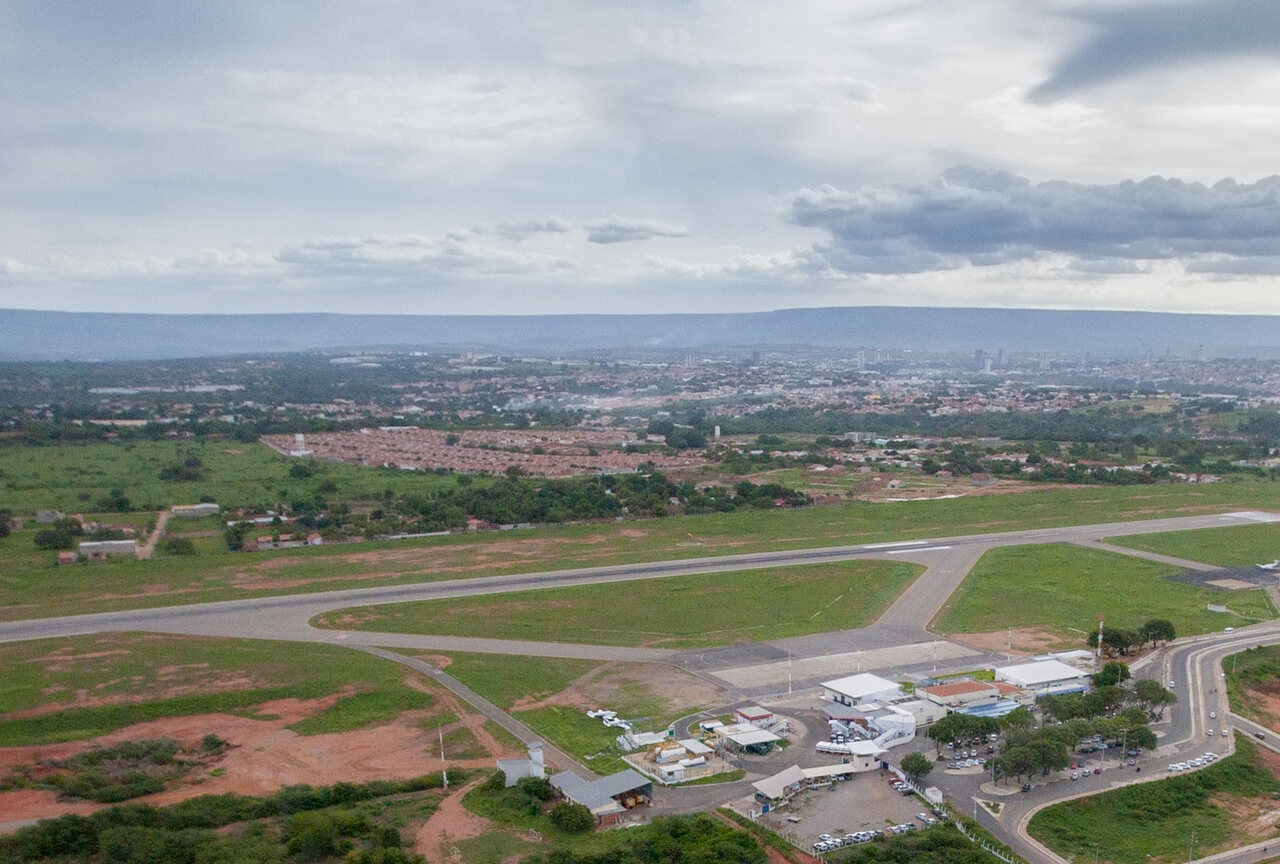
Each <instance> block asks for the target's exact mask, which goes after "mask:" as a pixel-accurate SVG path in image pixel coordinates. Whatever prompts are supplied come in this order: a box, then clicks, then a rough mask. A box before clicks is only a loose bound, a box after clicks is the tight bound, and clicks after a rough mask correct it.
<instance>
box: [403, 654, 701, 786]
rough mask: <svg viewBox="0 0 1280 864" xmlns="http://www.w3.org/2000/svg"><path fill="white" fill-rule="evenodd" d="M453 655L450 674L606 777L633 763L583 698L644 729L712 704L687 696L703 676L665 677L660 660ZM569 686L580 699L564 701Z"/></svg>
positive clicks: (678, 674) (670, 674)
mask: <svg viewBox="0 0 1280 864" xmlns="http://www.w3.org/2000/svg"><path fill="white" fill-rule="evenodd" d="M403 653H406V654H411V655H413V654H416V652H409V651H405V652H403ZM447 656H448V658H449V659H450V661H451V662H450V663H449V665H448V666H447V667H445V668H446V671H447V672H448V673H449V674H450V675H452V676H453V677H455V678H457V679H458V680H459V681H461V682H462V683H464V684H466V685H467V686H468V687H470V688H471V689H473V690H475V691H476V692H477V693H479V694H480V695H481V696H483V697H484V698H486V699H488V700H489V701H490V702H492V703H494V704H495V705H497V706H498V707H499V708H503V709H506V710H508V711H510V713H511V716H512V717H514V718H515V719H517V720H519V721H520V722H522V723H524V724H525V725H527V726H529V728H531V729H533V730H534V731H535V732H537V733H538V734H540V735H543V736H545V737H546V738H547V740H549V741H551V742H552V743H554V744H555V745H556V746H558V747H560V748H561V749H563V750H564V751H565V752H567V753H569V754H570V755H572V756H574V757H575V758H577V759H579V760H580V761H581V762H583V763H584V764H585V765H587V767H589V768H591V769H592V770H593V771H597V772H600V773H604V774H607V773H611V772H614V771H620V770H622V769H623V768H625V767H627V766H626V764H625V763H624V762H623V760H622V758H621V756H622V754H621V752H620V751H619V750H618V749H617V747H616V746H615V744H614V739H615V738H616V737H617V736H618V730H617V729H611V728H609V727H607V726H605V725H604V724H603V723H601V722H600V721H599V720H596V719H592V718H590V717H587V715H586V712H585V711H584V710H583V708H582V707H581V704H582V703H583V702H584V701H586V700H589V701H590V703H591V704H592V705H593V706H594V707H604V708H609V709H610V710H613V711H617V712H618V715H619V716H621V717H624V718H626V719H629V720H634V721H636V723H637V728H638V729H640V730H641V731H645V730H658V729H665V728H666V727H667V725H668V724H670V723H671V722H672V721H674V720H676V719H677V718H679V717H682V716H685V715H687V714H690V713H693V712H695V711H697V710H699V709H702V708H705V707H707V706H706V705H705V704H690V702H689V701H688V700H689V698H694V699H696V698H697V697H698V695H701V694H695V695H694V696H692V697H690V694H689V692H688V690H689V688H690V687H691V686H692V685H695V684H699V683H700V682H699V681H698V679H696V678H694V677H693V676H691V675H688V674H686V673H683V672H678V671H675V670H669V669H667V668H666V667H662V668H663V671H664V673H665V674H666V675H667V676H668V678H667V679H663V678H662V676H658V675H656V673H655V671H654V670H655V666H654V665H653V664H648V665H645V664H616V663H602V662H598V661H594V660H562V659H558V658H547V657H508V656H502V655H491V654H458V653H451V654H449V655H447ZM570 688H572V689H573V694H574V695H575V696H576V697H577V698H573V699H565V698H564V696H565V695H566V694H565V691H566V690H569V689H570ZM704 689H705V688H704ZM556 697H559V698H556ZM682 699H683V701H681V700H682Z"/></svg>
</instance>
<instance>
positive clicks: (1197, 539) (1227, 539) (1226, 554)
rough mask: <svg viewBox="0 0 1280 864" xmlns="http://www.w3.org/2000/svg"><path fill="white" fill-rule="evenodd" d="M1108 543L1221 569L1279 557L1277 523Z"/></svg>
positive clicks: (1117, 539) (1279, 527)
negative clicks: (1215, 565)
mask: <svg viewBox="0 0 1280 864" xmlns="http://www.w3.org/2000/svg"><path fill="white" fill-rule="evenodd" d="M1107 542H1108V543H1112V544H1115V545H1116V546H1124V547H1125V548H1127V549H1141V550H1143V551H1144V552H1157V553H1159V554H1161V555H1172V556H1174V557H1175V558H1185V559H1187V560H1188V561H1203V562H1204V563H1206V564H1217V565H1219V566H1221V567H1252V566H1253V565H1255V564H1266V563H1269V562H1271V561H1274V560H1275V559H1277V558H1280V522H1270V523H1262V524H1253V525H1230V526H1227V527H1225V528H1204V529H1201V530H1198V531H1170V532H1168V533H1166V534H1138V535H1135V536H1133V537H1109V538H1107ZM1278 575H1280V574H1278Z"/></svg>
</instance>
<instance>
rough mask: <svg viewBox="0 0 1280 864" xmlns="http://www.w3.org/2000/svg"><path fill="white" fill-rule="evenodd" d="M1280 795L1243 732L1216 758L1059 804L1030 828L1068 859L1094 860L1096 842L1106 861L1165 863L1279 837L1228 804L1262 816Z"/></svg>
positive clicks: (1043, 812)
mask: <svg viewBox="0 0 1280 864" xmlns="http://www.w3.org/2000/svg"><path fill="white" fill-rule="evenodd" d="M1277 797H1280V781H1277V780H1276V779H1275V778H1274V777H1273V776H1272V775H1271V773H1270V772H1269V771H1267V769H1266V768H1265V766H1264V764H1263V762H1262V760H1261V758H1260V756H1259V754H1258V751H1257V748H1256V747H1254V745H1253V744H1252V742H1250V741H1248V740H1247V739H1245V738H1243V737H1241V736H1239V735H1237V736H1236V753H1235V754H1234V755H1233V756H1230V757H1228V758H1226V759H1223V760H1221V761H1220V762H1218V763H1217V764H1215V765H1212V766H1210V767H1208V768H1204V769H1202V770H1199V771H1196V772H1194V773H1193V774H1186V775H1183V776H1180V777H1172V778H1170V779H1167V780H1158V781H1155V782H1152V783H1142V784H1138V785H1135V786H1126V787H1124V788H1122V789H1115V790H1112V791H1109V792H1102V793H1100V794H1098V795H1090V796H1088V797H1086V798H1077V799H1075V800H1074V801H1067V802H1064V803H1062V804H1056V805H1054V806H1052V807H1048V808H1046V809H1044V810H1041V811H1040V812H1039V813H1037V814H1036V815H1035V816H1034V817H1033V818H1032V820H1031V824H1030V825H1029V826H1028V830H1029V831H1030V833H1031V836H1033V837H1035V838H1036V839H1037V840H1039V841H1040V842H1042V843H1044V844H1045V845H1047V846H1048V847H1049V848H1051V849H1053V851H1055V852H1057V853H1058V854H1059V855H1062V856H1063V857H1067V858H1068V859H1070V858H1071V857H1072V856H1074V858H1075V860H1077V861H1086V860H1089V859H1090V858H1091V857H1092V856H1093V854H1094V850H1095V847H1096V849H1097V856H1098V860H1099V861H1110V862H1115V864H1147V862H1152V864H1164V862H1174V861H1182V860H1184V859H1185V858H1186V857H1187V854H1188V852H1189V851H1190V852H1193V854H1194V857H1196V858H1200V857H1202V856H1204V855H1208V854H1212V853H1214V852H1219V851H1224V850H1226V849H1231V848H1234V847H1236V846H1242V845H1245V844H1247V843H1252V842H1255V841H1257V840H1262V839H1264V838H1265V837H1274V836H1275V828H1274V827H1270V828H1267V829H1263V830H1264V831H1265V833H1262V834H1256V833H1254V834H1251V833H1246V832H1245V831H1244V830H1241V828H1240V827H1238V825H1237V824H1236V823H1238V822H1240V821H1250V822H1251V821H1252V819H1247V820H1246V819H1242V818H1241V814H1240V813H1231V812H1228V810H1227V808H1226V807H1224V806H1222V804H1226V805H1228V806H1230V807H1231V808H1232V810H1237V809H1239V810H1241V811H1243V812H1247V813H1249V814H1250V816H1260V815H1262V814H1263V813H1269V812H1271V811H1272V810H1273V809H1274V803H1275V799H1276V798H1277ZM1219 802H1221V803H1219ZM1255 824H1256V823H1255ZM1256 830H1257V829H1256V828H1255V831H1256ZM1193 843H1194V846H1193V845H1192V844H1193Z"/></svg>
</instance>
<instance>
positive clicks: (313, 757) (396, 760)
mask: <svg viewBox="0 0 1280 864" xmlns="http://www.w3.org/2000/svg"><path fill="white" fill-rule="evenodd" d="M342 695H343V694H333V695H331V696H326V697H324V698H321V699H309V700H298V699H282V700H278V701H275V702H268V703H263V704H262V705H260V706H258V712H259V716H260V717H261V716H270V717H271V719H255V718H248V717H238V716H234V715H231V714H201V715H192V716H189V717H170V718H164V719H160V720H153V721H149V722H146V723H139V724H136V725H133V726H129V727H126V728H124V729H120V730H117V731H115V732H113V733H111V734H109V735H103V736H101V737H98V738H93V739H89V740H85V741H73V742H67V743H64V744H53V745H43V746H36V747H6V748H0V776H3V775H5V774H8V773H10V772H11V771H12V770H13V769H14V768H16V767H17V766H18V765H24V764H31V763H35V762H38V761H40V760H43V759H66V758H68V757H70V756H73V755H75V754H77V753H80V752H83V751H85V750H88V749H91V748H92V747H93V746H95V745H98V746H109V745H112V744H118V743H120V742H122V741H132V740H140V739H145V738H161V737H168V738H173V739H174V740H176V741H178V742H179V743H180V744H181V745H182V746H183V748H184V749H187V750H192V751H194V750H197V749H198V748H199V746H200V742H201V739H202V738H203V737H204V736H205V735H206V734H209V733H211V732H212V733H213V734H216V735H218V736H219V737H220V738H222V739H223V740H225V741H227V742H228V743H229V744H230V745H231V746H230V747H229V748H228V749H227V750H226V752H225V753H224V754H223V755H222V756H221V757H220V758H218V759H216V760H215V761H213V762H211V763H210V764H209V766H208V769H211V770H205V771H201V772H199V773H197V774H195V775H193V776H192V777H191V778H190V781H189V782H185V783H183V784H182V785H179V786H175V787H174V788H171V789H167V790H165V791H163V792H159V793H156V794H155V795H148V796H145V797H143V798H138V799H135V800H137V801H140V802H145V803H149V804H155V805H164V804H173V803H175V802H178V801H182V800H185V799H187V798H193V797H196V796H198V795H210V794H214V795H216V794H222V793H225V792H235V793H238V794H241V795H269V794H271V793H273V792H275V791H276V790H278V789H279V788H280V787H282V786H288V785H293V784H297V783H309V784H311V785H313V786H327V785H331V784H333V783H337V782H339V781H344V780H345V781H350V782H355V783H363V782H368V781H371V780H393V779H405V778H409V777H418V776H421V775H423V774H430V773H432V772H434V771H439V770H441V768H442V767H444V766H443V764H442V763H441V761H440V756H439V747H438V746H437V744H436V741H437V737H436V736H437V733H436V732H435V730H430V731H428V730H424V729H422V728H420V726H419V723H420V722H421V721H422V720H423V719H425V718H426V717H428V716H431V715H432V714H435V713H440V712H443V711H453V712H454V713H455V714H457V716H458V717H459V718H460V719H459V721H458V723H457V724H452V725H464V726H466V727H467V728H468V729H470V730H471V733H472V734H473V735H474V736H475V739H476V740H477V741H478V742H479V743H480V745H481V746H482V747H484V748H485V749H486V750H488V751H489V752H490V754H491V755H490V756H489V757H486V758H482V759H467V760H450V762H449V765H450V766H453V767H458V768H487V767H492V765H493V758H494V757H500V758H504V757H507V756H513V755H517V754H516V753H514V752H513V751H511V750H510V749H509V748H506V747H502V746H501V745H499V744H498V742H497V741H495V740H494V738H493V736H492V735H491V734H490V733H489V731H488V730H486V729H485V728H484V717H483V716H480V715H477V714H474V713H472V712H470V711H468V710H465V709H464V707H463V706H462V705H461V704H459V703H458V702H457V701H456V700H454V699H452V698H451V697H450V698H442V699H441V700H440V703H439V704H438V705H437V706H435V707H433V709H432V710H430V711H409V712H406V713H404V714H402V715H401V716H400V717H398V718H397V719H396V720H393V721H392V722H390V723H385V724H381V725H377V726H370V727H366V728H363V729H356V730H353V731H349V732H335V733H329V734H324V735H310V736H300V735H298V734H297V733H296V732H293V731H291V730H289V729H287V728H286V727H287V726H288V725H289V724H291V723H296V722H297V721H298V720H301V719H303V718H304V717H308V716H311V715H313V714H316V713H318V712H320V711H323V710H325V709H326V708H328V707H330V706H331V705H332V704H333V703H334V702H335V701H336V700H337V699H338V698H341V696H342ZM447 728H452V726H450V727H447ZM213 771H217V773H218V776H214V775H213V773H212V772H213ZM102 806H104V805H99V804H93V803H89V802H83V801H59V800H57V796H56V794H55V793H53V792H46V791H33V790H21V791H16V792H5V793H0V814H3V816H2V817H0V819H2V820H3V821H2V823H0V831H2V830H5V827H4V826H5V825H6V824H9V823H14V822H18V821H20V820H28V819H37V818H45V817H50V816H60V815H63V814H66V813H89V812H93V811H94V810H97V809H100V808H101V807H102ZM10 827H12V825H11V824H10Z"/></svg>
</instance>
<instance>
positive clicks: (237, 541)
mask: <svg viewBox="0 0 1280 864" xmlns="http://www.w3.org/2000/svg"><path fill="white" fill-rule="evenodd" d="M250 527H252V526H251V525H250V524H249V523H248V522H237V523H236V524H234V525H230V526H228V527H227V530H225V531H223V532H222V539H224V540H226V541H227V548H228V549H230V550H231V551H232V552H239V551H240V550H241V549H243V548H244V538H245V535H246V534H248V533H249V528H250Z"/></svg>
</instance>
